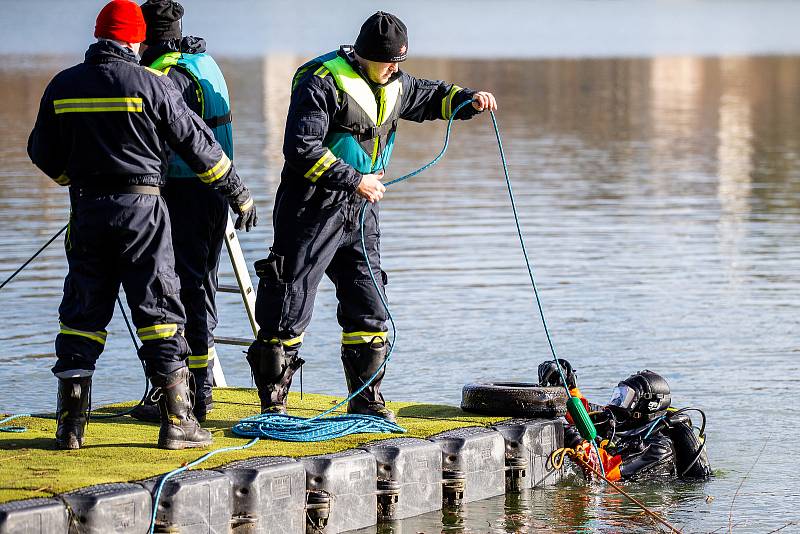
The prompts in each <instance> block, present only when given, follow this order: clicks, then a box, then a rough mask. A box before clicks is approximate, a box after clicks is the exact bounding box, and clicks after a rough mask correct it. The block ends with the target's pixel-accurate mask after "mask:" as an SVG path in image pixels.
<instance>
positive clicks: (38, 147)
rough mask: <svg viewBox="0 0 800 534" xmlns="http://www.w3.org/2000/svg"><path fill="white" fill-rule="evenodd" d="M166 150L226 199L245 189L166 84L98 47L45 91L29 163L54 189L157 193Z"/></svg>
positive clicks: (132, 57)
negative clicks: (132, 188)
mask: <svg viewBox="0 0 800 534" xmlns="http://www.w3.org/2000/svg"><path fill="white" fill-rule="evenodd" d="M167 145H169V146H170V147H171V148H172V149H174V150H175V151H176V152H177V153H178V154H180V156H181V157H182V158H183V159H184V161H186V163H187V164H188V165H189V166H190V167H191V168H192V170H193V171H195V172H196V173H198V175H199V177H200V179H201V180H203V181H204V182H206V183H208V184H209V185H210V186H211V187H213V188H214V189H217V190H219V191H220V192H221V193H222V194H224V195H226V196H230V195H235V194H237V193H239V192H241V190H242V189H243V188H244V186H243V184H242V182H241V180H240V179H239V177H238V176H237V174H236V171H235V169H234V167H233V165H232V164H231V163H230V161H229V160H228V159H227V156H225V154H224V152H223V151H222V147H220V146H219V144H218V143H217V142H216V141H215V140H214V135H213V134H212V132H211V130H209V129H208V127H207V126H206V125H205V123H204V122H203V120H202V119H201V118H200V117H198V116H197V114H195V113H194V112H193V111H191V110H190V109H189V108H188V107H187V106H186V103H185V102H184V100H183V98H182V96H181V94H180V93H179V92H178V91H177V89H176V88H175V86H174V84H173V83H172V81H170V80H169V78H168V77H167V76H165V75H163V73H160V72H157V71H154V70H152V69H149V68H146V67H142V66H140V65H139V64H138V57H137V56H136V54H134V53H133V52H132V51H131V50H129V49H127V48H124V47H122V46H120V45H118V44H117V43H114V42H112V41H106V40H100V41H98V42H97V43H95V44H92V45H91V46H90V47H89V49H88V51H87V52H86V60H85V61H84V62H83V63H81V64H78V65H76V66H74V67H71V68H69V69H67V70H64V71H62V72H60V73H59V74H57V75H56V76H55V78H53V80H52V81H51V82H50V84H49V85H48V86H47V89H46V90H45V92H44V96H43V97H42V101H41V104H40V108H39V115H38V117H37V119H36V125H35V126H34V129H33V131H32V132H31V136H30V139H29V140H28V155H29V156H30V158H31V161H33V163H34V164H36V166H37V167H39V168H40V169H41V170H42V171H43V172H44V173H45V174H47V175H48V176H49V177H51V178H52V179H54V180H56V181H57V182H58V183H59V184H61V185H68V184H69V185H76V186H78V187H90V188H91V187H99V188H104V189H106V188H113V187H115V186H120V187H122V186H125V185H153V186H163V185H164V180H165V179H164V173H165V171H166V165H167V152H166V149H167Z"/></svg>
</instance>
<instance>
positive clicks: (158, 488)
mask: <svg viewBox="0 0 800 534" xmlns="http://www.w3.org/2000/svg"><path fill="white" fill-rule="evenodd" d="M258 439H259V438H255V439H253V440H251V441H249V442H247V443H245V444H244V445H239V446H236V447H223V448H221V449H217V450H215V451H211V452H209V453H208V454H204V455H203V456H201V457H200V458H198V459H197V460H195V461H193V462H190V463H188V464H186V465H184V466H182V467H179V468H178V469H175V470H174V471H170V472H169V473H167V474H166V475H164V476H163V477H161V481H160V482H159V483H158V486H156V491H155V493H154V494H153V515H152V516H150V530H149V534H153V530H154V529H155V526H156V514H157V513H158V501H159V500H161V491H162V490H163V489H164V484H165V483H166V482H167V480H169V479H170V478H172V477H174V476H175V475H177V474H178V473H182V472H184V471H188V470H189V469H191V468H192V467H194V466H196V465H198V464H200V463H202V462H205V461H206V460H208V459H209V458H211V457H212V456H214V455H216V454H219V453H221V452H228V451H241V450H244V449H249V448H250V447H252V446H253V445H255V444H256V443H258Z"/></svg>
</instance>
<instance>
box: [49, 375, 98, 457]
mask: <svg viewBox="0 0 800 534" xmlns="http://www.w3.org/2000/svg"><path fill="white" fill-rule="evenodd" d="M91 391H92V377H91V376H87V377H84V378H59V379H58V404H57V407H56V410H57V411H56V419H57V420H58V427H57V428H56V447H58V448H59V449H62V450H69V449H80V448H81V446H82V445H83V433H84V431H85V430H86V424H87V423H88V422H89V403H90V401H89V399H90V398H91Z"/></svg>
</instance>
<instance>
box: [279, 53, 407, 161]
mask: <svg viewBox="0 0 800 534" xmlns="http://www.w3.org/2000/svg"><path fill="white" fill-rule="evenodd" d="M309 71H311V72H312V73H313V74H312V75H313V76H319V77H320V78H324V77H326V76H331V77H332V78H333V81H334V82H335V83H336V88H337V89H338V90H339V101H340V103H341V107H342V112H341V113H340V114H338V115H337V116H336V117H335V121H336V122H335V124H332V125H331V127H330V128H329V130H328V134H327V135H326V136H325V139H324V140H323V144H324V145H325V147H327V148H328V150H330V151H331V152H332V153H333V155H334V156H335V157H337V158H341V159H342V160H343V161H344V162H345V163H347V164H349V165H351V166H352V167H353V168H355V169H356V170H357V171H358V172H360V173H362V174H370V173H375V172H378V171H380V170H382V169H384V168H385V167H386V166H387V165H388V164H389V158H390V157H391V155H392V148H393V147H394V136H395V130H396V129H397V120H398V118H399V116H400V107H401V98H402V93H403V90H402V83H401V82H400V79H399V78H398V79H395V80H393V81H392V82H389V83H388V84H386V85H383V86H377V87H373V86H372V85H370V84H369V83H368V82H367V81H366V80H365V79H364V78H363V77H361V75H359V74H358V72H356V71H355V70H354V69H353V67H352V66H351V65H350V62H349V61H347V59H345V58H344V57H342V56H341V55H339V53H338V52H337V51H333V52H329V53H328V54H325V55H322V56H319V57H317V58H314V59H312V60H311V61H309V62H308V63H305V64H304V65H302V66H301V67H300V68H299V69H297V72H295V75H294V78H293V79H292V90H293V91H294V89H295V88H296V87H297V84H298V82H299V81H300V79H301V78H302V77H303V76H304V75H306V73H308V72H309ZM326 155H327V154H326ZM323 157H324V156H323ZM331 161H333V160H331Z"/></svg>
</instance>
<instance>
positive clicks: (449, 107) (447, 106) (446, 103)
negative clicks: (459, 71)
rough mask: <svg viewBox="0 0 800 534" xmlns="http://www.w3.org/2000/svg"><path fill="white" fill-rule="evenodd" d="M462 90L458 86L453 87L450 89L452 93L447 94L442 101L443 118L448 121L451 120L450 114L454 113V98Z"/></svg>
mask: <svg viewBox="0 0 800 534" xmlns="http://www.w3.org/2000/svg"><path fill="white" fill-rule="evenodd" d="M460 90H461V87H459V86H457V85H453V87H452V88H451V89H450V92H449V93H447V96H446V97H444V98H443V99H442V118H443V119H445V120H447V119H449V118H450V114H451V113H452V112H453V97H454V96H455V95H456V93H457V92H459V91H460Z"/></svg>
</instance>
